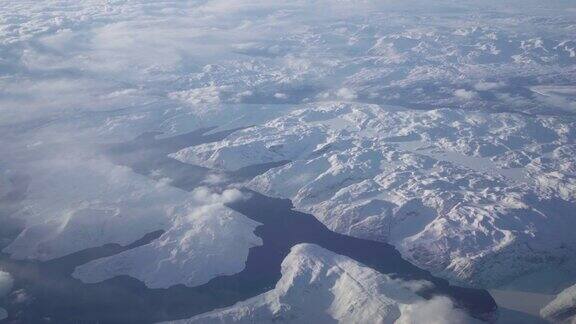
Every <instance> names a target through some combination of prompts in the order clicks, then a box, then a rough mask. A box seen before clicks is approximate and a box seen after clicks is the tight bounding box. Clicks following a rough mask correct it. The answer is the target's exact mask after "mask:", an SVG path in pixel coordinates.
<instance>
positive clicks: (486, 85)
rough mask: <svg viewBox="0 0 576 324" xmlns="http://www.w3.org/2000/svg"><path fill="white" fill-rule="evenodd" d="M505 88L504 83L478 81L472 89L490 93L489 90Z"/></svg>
mask: <svg viewBox="0 0 576 324" xmlns="http://www.w3.org/2000/svg"><path fill="white" fill-rule="evenodd" d="M505 86H506V83H505V82H502V81H499V82H486V81H480V82H478V83H476V84H475V85H474V89H476V90H478V91H490V90H495V89H500V88H502V87H505Z"/></svg>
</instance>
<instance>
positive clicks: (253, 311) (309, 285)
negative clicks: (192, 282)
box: [170, 244, 475, 324]
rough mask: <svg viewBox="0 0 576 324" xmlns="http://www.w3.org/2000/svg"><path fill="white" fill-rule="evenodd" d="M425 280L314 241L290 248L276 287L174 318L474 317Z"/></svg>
mask: <svg viewBox="0 0 576 324" xmlns="http://www.w3.org/2000/svg"><path fill="white" fill-rule="evenodd" d="M427 284H431V283H429V282H425V281H402V280H399V279H392V278H390V277H389V276H386V275H382V274H380V273H378V272H376V271H374V270H372V269H370V268H368V267H366V266H363V265H361V264H359V263H357V262H355V261H353V260H351V259H349V258H347V257H344V256H339V255H337V254H334V253H332V252H330V251H327V250H324V249H322V248H320V247H318V246H316V245H312V244H300V245H297V246H295V247H293V248H292V251H291V252H290V254H289V255H288V256H287V257H286V259H284V262H283V263H282V278H281V279H280V281H278V284H276V287H275V288H274V289H273V290H271V291H269V292H267V293H265V294H263V295H260V296H257V297H254V298H252V299H249V300H247V301H244V302H240V303H238V304H236V305H234V306H232V307H230V308H225V309H219V310H216V311H213V312H210V313H207V314H203V315H199V316H196V317H193V318H191V319H187V320H181V321H174V322H170V323H278V322H281V323H302V322H312V323H396V324H409V323H423V322H426V323H435V324H440V323H461V324H464V323H475V321H474V320H473V319H471V318H470V317H468V316H467V315H466V314H465V313H464V312H462V311H461V310H459V309H457V308H455V307H454V305H453V304H452V301H450V299H448V298H446V297H435V298H433V299H431V300H425V299H423V298H421V297H420V296H418V295H417V294H415V291H418V290H419V289H422V288H423V287H425V286H426V285H427Z"/></svg>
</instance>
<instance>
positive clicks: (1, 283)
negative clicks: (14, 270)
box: [0, 270, 14, 321]
mask: <svg viewBox="0 0 576 324" xmlns="http://www.w3.org/2000/svg"><path fill="white" fill-rule="evenodd" d="M13 285H14V279H12V276H10V274H9V273H8V272H4V271H2V270H0V299H2V298H3V297H4V296H6V295H8V293H9V292H10V291H11V290H12V286H13ZM7 317H8V312H6V310H5V309H4V308H2V307H0V321H1V320H3V319H5V318H7Z"/></svg>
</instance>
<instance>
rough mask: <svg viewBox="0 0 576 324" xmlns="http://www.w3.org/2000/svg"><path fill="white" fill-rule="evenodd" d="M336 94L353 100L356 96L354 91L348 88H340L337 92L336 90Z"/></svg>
mask: <svg viewBox="0 0 576 324" xmlns="http://www.w3.org/2000/svg"><path fill="white" fill-rule="evenodd" d="M336 95H337V96H338V97H339V98H341V99H344V100H354V99H356V98H358V95H357V94H356V92H355V91H354V90H352V89H350V88H340V89H339V90H338V92H336Z"/></svg>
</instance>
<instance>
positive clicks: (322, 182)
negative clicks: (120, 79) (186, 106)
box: [172, 102, 576, 285]
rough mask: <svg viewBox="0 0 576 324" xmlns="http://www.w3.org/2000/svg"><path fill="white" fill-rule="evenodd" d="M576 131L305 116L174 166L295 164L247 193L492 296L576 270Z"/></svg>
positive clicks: (469, 115)
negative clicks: (522, 281)
mask: <svg viewBox="0 0 576 324" xmlns="http://www.w3.org/2000/svg"><path fill="white" fill-rule="evenodd" d="M574 126H575V125H574V122H573V121H570V120H565V119H564V118H560V117H532V116H523V115H519V114H511V113H502V114H489V113H483V112H468V111H463V110H453V109H451V110H448V109H439V110H430V111H419V110H410V109H402V108H395V107H383V106H377V105H368V104H354V103H340V102H332V103H322V104H310V105H305V106H303V107H302V108H301V109H298V110H295V111H293V112H291V113H289V114H287V115H285V116H282V117H279V118H276V119H273V120H271V121H269V122H267V123H265V124H263V125H261V126H255V127H252V128H248V129H245V130H241V131H238V132H236V133H234V134H232V135H231V136H229V137H228V138H226V139H225V140H223V141H220V142H216V143H211V144H204V145H200V146H195V147H192V148H187V149H183V150H181V151H179V152H178V153H175V154H173V155H172V156H173V157H175V158H177V159H179V160H180V161H183V162H187V163H194V164H199V165H202V166H206V167H210V168H223V169H228V170H234V169H238V168H241V167H244V166H246V165H249V163H250V162H249V161H251V160H254V161H258V162H259V163H263V162H273V161H281V160H290V161H292V162H290V163H288V164H286V165H283V166H280V167H277V168H274V169H271V170H269V171H268V172H266V173H264V174H262V175H260V176H258V177H256V178H255V179H253V180H252V181H251V182H250V183H249V184H248V186H249V187H251V188H252V189H254V190H257V191H259V192H262V193H264V194H267V195H272V196H277V197H282V198H290V199H292V201H293V202H294V204H295V206H296V207H297V208H298V209H300V210H303V211H306V212H309V213H312V214H314V215H316V216H317V217H318V218H319V219H320V220H321V221H322V222H323V223H324V224H326V225H327V226H328V227H329V228H331V229H333V230H335V231H338V232H341V233H344V234H350V235H354V236H357V237H361V238H369V239H375V240H381V241H386V242H390V243H392V244H394V245H396V246H397V247H398V248H399V249H400V251H402V253H403V254H404V255H405V256H406V257H408V258H409V259H410V260H413V261H414V262H416V264H418V265H420V266H422V267H424V268H427V269H431V270H433V271H435V272H437V273H444V274H445V275H448V276H450V277H452V278H456V279H459V280H462V281H466V282H469V283H475V284H479V285H491V284H498V283H502V282H504V281H505V280H509V279H510V278H513V277H516V276H519V275H521V274H523V273H527V272H530V271H533V270H535V269H539V268H542V267H547V266H550V265H551V264H559V263H562V262H564V261H565V260H574V258H575V256H576V254H574V251H576V240H575V239H574V235H573V233H572V231H571V230H570V228H572V227H573V226H575V225H576V218H574V217H573V214H572V213H571V210H572V208H573V207H574V204H575V203H576V200H575V197H576V182H575V181H576V177H575V175H576V173H575V172H576V164H575V162H574V158H573V157H574V155H573V153H574V152H573V151H574V148H575V146H574V144H573V143H574V139H575V138H576V137H575V135H576V134H575V133H574V129H575V128H574Z"/></svg>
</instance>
